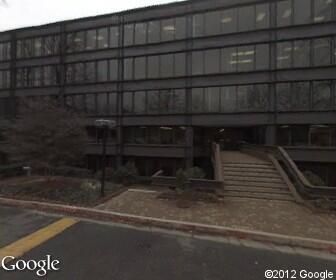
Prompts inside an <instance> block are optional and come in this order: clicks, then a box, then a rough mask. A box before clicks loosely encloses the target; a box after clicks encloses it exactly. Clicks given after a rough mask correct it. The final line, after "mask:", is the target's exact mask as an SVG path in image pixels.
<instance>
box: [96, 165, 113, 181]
mask: <svg viewBox="0 0 336 280" xmlns="http://www.w3.org/2000/svg"><path fill="white" fill-rule="evenodd" d="M114 173H115V170H114V169H113V168H111V167H107V168H106V169H105V180H106V181H111V182H113V181H114ZM94 177H95V179H97V180H101V177H102V171H101V170H99V171H97V172H96V173H95V176H94Z"/></svg>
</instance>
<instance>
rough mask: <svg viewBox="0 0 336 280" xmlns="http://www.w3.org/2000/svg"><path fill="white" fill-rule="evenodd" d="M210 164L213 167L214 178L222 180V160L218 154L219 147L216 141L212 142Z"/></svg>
mask: <svg viewBox="0 0 336 280" xmlns="http://www.w3.org/2000/svg"><path fill="white" fill-rule="evenodd" d="M211 146H212V157H211V160H212V165H213V167H214V173H215V174H214V175H215V176H214V177H215V180H217V181H221V182H223V172H222V160H221V156H220V147H219V145H218V144H217V143H216V142H212V145H211Z"/></svg>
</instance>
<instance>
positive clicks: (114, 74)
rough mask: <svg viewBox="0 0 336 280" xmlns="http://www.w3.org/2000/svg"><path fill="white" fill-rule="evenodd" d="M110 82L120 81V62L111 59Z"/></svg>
mask: <svg viewBox="0 0 336 280" xmlns="http://www.w3.org/2000/svg"><path fill="white" fill-rule="evenodd" d="M109 66H110V68H109V80H110V81H116V80H118V60H117V59H110V60H109Z"/></svg>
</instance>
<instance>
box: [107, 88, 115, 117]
mask: <svg viewBox="0 0 336 280" xmlns="http://www.w3.org/2000/svg"><path fill="white" fill-rule="evenodd" d="M116 113H117V94H116V93H114V92H113V93H108V114H111V115H115V114H116Z"/></svg>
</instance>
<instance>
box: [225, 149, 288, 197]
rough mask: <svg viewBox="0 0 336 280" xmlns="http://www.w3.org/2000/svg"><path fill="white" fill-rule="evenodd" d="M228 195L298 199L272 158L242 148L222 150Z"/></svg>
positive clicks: (226, 192) (226, 194) (226, 195)
mask: <svg viewBox="0 0 336 280" xmlns="http://www.w3.org/2000/svg"><path fill="white" fill-rule="evenodd" d="M221 159H222V171H223V178H224V190H223V192H222V194H223V196H224V197H248V198H257V199H271V200H282V201H294V197H293V196H292V194H291V192H290V190H289V188H288V186H287V185H286V183H285V182H284V180H283V179H282V177H281V176H280V174H279V172H278V171H277V170H276V168H275V167H274V165H273V164H272V162H271V161H267V160H262V159H259V158H257V157H253V156H251V155H249V154H245V153H242V152H231V151H222V152H221Z"/></svg>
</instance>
